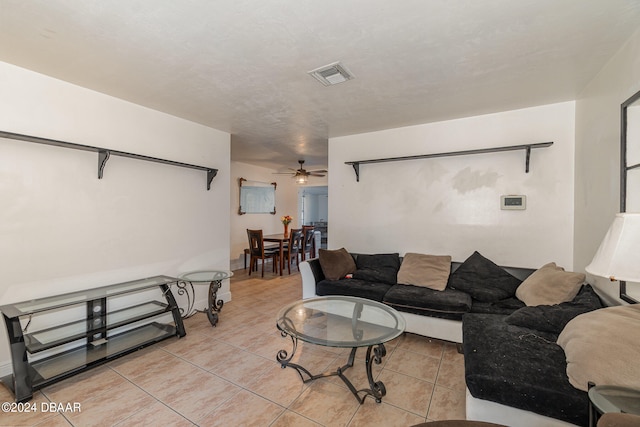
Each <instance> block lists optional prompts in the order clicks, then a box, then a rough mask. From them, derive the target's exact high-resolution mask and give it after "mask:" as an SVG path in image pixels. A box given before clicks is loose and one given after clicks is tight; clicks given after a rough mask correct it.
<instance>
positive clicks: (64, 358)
mask: <svg viewBox="0 0 640 427" xmlns="http://www.w3.org/2000/svg"><path fill="white" fill-rule="evenodd" d="M177 281H178V279H176V278H174V277H169V276H154V277H149V278H145V279H139V280H133V281H130V282H125V283H119V284H115V285H109V286H103V287H99V288H91V289H86V290H82V291H77V292H70V293H67V294H63V295H53V296H51V297H46V298H38V299H33V300H30V301H21V302H17V303H15V304H6V305H3V306H2V307H0V311H1V312H2V316H3V318H4V323H5V326H6V328H7V337H8V339H9V345H10V352H11V362H12V363H11V364H12V368H13V374H12V375H9V376H7V377H5V378H2V382H3V383H4V384H6V385H7V386H8V387H9V388H10V389H11V390H12V391H13V393H14V396H15V400H16V402H27V401H29V400H31V399H32V398H33V393H34V392H35V391H36V390H39V389H41V388H42V387H45V386H48V385H50V384H53V383H55V382H57V381H60V380H63V379H65V378H68V377H70V376H72V375H75V374H77V373H80V372H84V371H86V370H88V369H91V368H93V367H94V366H98V365H100V364H102V363H105V362H107V361H109V360H112V359H115V358H116V357H119V356H123V355H125V354H128V353H131V352H133V351H136V350H139V349H141V348H143V347H146V346H148V345H151V344H155V343H157V342H158V341H162V340H164V339H167V338H171V337H174V336H177V337H183V336H185V335H186V332H185V330H184V324H183V323H182V317H181V316H180V308H179V307H178V304H177V303H176V300H175V298H174V297H173V293H172V292H171V286H172V285H173V284H175V283H177ZM150 291H152V292H150ZM152 294H154V295H152ZM112 297H115V298H112ZM79 316H82V318H79ZM32 320H34V321H35V322H34V324H33V326H32V329H33V330H32V331H29V326H30V325H31V321H32ZM36 324H38V325H42V326H35V325H36ZM38 328H43V329H38ZM27 332H28V333H27ZM36 354H37V355H36Z"/></svg>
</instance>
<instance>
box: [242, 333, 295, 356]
mask: <svg viewBox="0 0 640 427" xmlns="http://www.w3.org/2000/svg"><path fill="white" fill-rule="evenodd" d="M247 350H248V351H250V352H251V353H254V354H257V355H260V356H262V357H264V358H266V359H273V360H276V355H277V354H278V352H279V351H280V350H286V351H291V339H290V338H289V337H282V335H280V332H279V331H277V330H276V329H275V328H273V331H271V332H269V333H265V334H262V335H261V336H259V337H257V338H256V339H255V340H254V341H253V342H252V343H251V344H249V346H248V347H247Z"/></svg>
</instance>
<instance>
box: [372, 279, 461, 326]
mask: <svg viewBox="0 0 640 427" xmlns="http://www.w3.org/2000/svg"><path fill="white" fill-rule="evenodd" d="M383 302H384V303H385V304H387V305H390V306H391V307H393V308H395V309H396V310H398V311H404V312H407V313H413V314H421V315H425V316H432V317H440V318H442V319H453V320H460V319H462V315H463V314H464V313H467V312H469V310H470V309H471V297H470V296H469V294H466V293H464V292H460V291H456V290H454V289H449V288H447V289H445V290H444V291H435V290H433V289H429V288H425V287H422V286H413V285H394V286H392V287H391V289H389V291H388V292H387V293H386V295H385V296H384V299H383Z"/></svg>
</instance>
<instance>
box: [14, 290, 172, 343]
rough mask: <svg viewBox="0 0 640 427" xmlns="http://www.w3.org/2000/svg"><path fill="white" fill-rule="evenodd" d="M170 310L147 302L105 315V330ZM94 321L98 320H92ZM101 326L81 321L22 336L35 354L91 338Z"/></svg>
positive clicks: (157, 303)
mask: <svg viewBox="0 0 640 427" xmlns="http://www.w3.org/2000/svg"><path fill="white" fill-rule="evenodd" d="M170 310H171V307H169V305H168V304H163V303H161V302H159V301H149V302H147V303H144V304H139V305H135V306H132V307H127V308H124V309H122V310H117V311H114V312H111V313H108V314H107V325H106V328H107V329H114V328H118V327H120V326H123V325H126V324H128V323H133V322H136V321H138V320H141V319H145V318H148V317H151V316H155V315H158V314H162V313H166V312H168V311H170ZM94 320H99V318H98V319H94ZM103 327H104V325H102V324H92V322H91V321H90V320H87V319H83V320H79V321H77V322H72V323H67V324H64V325H60V326H56V327H53V328H47V329H43V330H40V331H36V332H33V333H30V334H25V335H24V340H25V345H26V347H27V351H28V352H29V353H37V352H40V351H43V350H47V349H50V348H53V347H56V346H59V345H62V344H66V343H70V342H73V341H77V340H78V339H80V338H84V337H88V336H91V335H92V334H93V333H95V332H96V330H98V329H100V328H103Z"/></svg>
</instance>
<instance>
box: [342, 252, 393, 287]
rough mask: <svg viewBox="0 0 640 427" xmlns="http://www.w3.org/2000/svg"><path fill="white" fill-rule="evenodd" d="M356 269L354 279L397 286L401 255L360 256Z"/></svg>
mask: <svg viewBox="0 0 640 427" xmlns="http://www.w3.org/2000/svg"><path fill="white" fill-rule="evenodd" d="M356 268H357V269H356V271H355V273H353V278H354V279H360V280H366V281H368V282H374V283H387V284H389V285H395V284H396V277H397V275H398V270H399V269H400V254H398V253H395V254H375V255H360V254H358V256H357V257H356Z"/></svg>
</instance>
